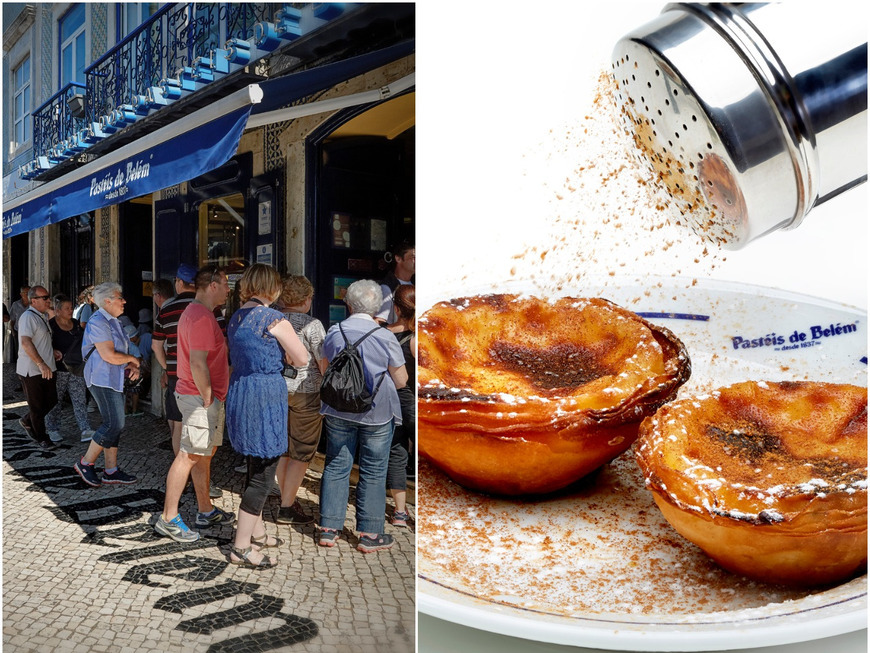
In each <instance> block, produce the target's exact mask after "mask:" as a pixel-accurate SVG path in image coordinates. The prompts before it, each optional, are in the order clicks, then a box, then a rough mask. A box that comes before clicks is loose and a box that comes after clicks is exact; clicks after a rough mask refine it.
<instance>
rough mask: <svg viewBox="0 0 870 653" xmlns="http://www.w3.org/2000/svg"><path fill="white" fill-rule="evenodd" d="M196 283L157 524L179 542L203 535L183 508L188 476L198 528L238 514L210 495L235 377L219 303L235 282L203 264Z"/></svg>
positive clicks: (183, 326) (184, 320)
mask: <svg viewBox="0 0 870 653" xmlns="http://www.w3.org/2000/svg"><path fill="white" fill-rule="evenodd" d="M194 284H195V287H196V296H195V297H194V299H193V301H191V302H190V304H189V305H188V306H187V308H185V309H184V312H183V313H182V314H181V317H180V318H179V320H178V352H177V354H178V358H177V362H178V365H177V374H178V381H177V383H176V385H175V401H176V403H177V405H178V409H179V411H180V412H181V418H182V419H181V440H180V444H179V450H178V454H177V455H176V456H175V460H174V461H173V463H172V466H171V467H170V468H169V474H168V475H167V478H166V498H165V501H164V504H163V514H162V515H160V516H159V517H158V518H157V522H156V523H155V525H154V529H155V530H156V531H157V532H158V533H161V534H162V535H167V536H168V537H171V538H172V539H173V540H175V541H176V542H193V541H195V540H198V539H199V533H197V532H196V531H192V530H190V528H188V527H187V524H185V523H184V520H183V519H182V518H181V515H180V514H178V503H179V501H180V500H181V493H182V492H183V491H184V486H185V484H186V483H187V477H188V476H190V477H191V478H192V480H193V488H194V491H195V492H196V502H197V506H198V513H197V515H196V520H195V522H194V523H195V525H196V527H197V528H207V527H209V526H216V525H219V524H231V523H232V522H233V520H234V519H235V515H234V514H233V513H231V512H225V511H223V510H221V509H220V508H216V507H215V506H214V505H213V504H212V502H211V498H210V497H209V485H210V481H211V458H212V456H213V455H214V453H215V451H216V450H217V447H218V445H220V444H221V441H222V439H223V421H224V420H223V417H224V401H225V400H226V397H227V389H228V387H229V379H230V373H229V364H228V361H227V346H226V339H225V338H224V334H223V331H222V330H221V328H220V325H219V324H218V322H217V319H216V318H215V315H214V309H215V307H217V306H221V305H222V304H223V303H224V302H225V301H226V299H227V294H228V293H229V289H230V288H229V284H228V283H227V276H226V274H225V273H224V271H223V270H221V269H220V268H218V267H216V266H209V267H206V268H202V269H201V270H199V271H198V272H197V273H196V278H195V281H194Z"/></svg>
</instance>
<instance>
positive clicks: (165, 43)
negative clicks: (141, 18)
mask: <svg viewBox="0 0 870 653" xmlns="http://www.w3.org/2000/svg"><path fill="white" fill-rule="evenodd" d="M282 6H283V5H282V4H280V3H278V4H275V3H220V4H217V3H207V2H206V3H204V2H197V3H185V4H175V5H165V6H164V7H163V8H161V9H160V10H159V11H158V12H157V13H155V14H154V15H153V16H152V17H151V18H149V19H148V20H147V21H146V22H145V23H143V24H142V25H141V26H140V27H139V28H138V29H137V30H136V31H135V32H133V33H131V34H130V35H129V36H127V37H126V38H125V39H124V40H123V41H121V42H120V43H118V45H117V46H115V47H114V48H112V49H111V50H109V51H108V52H107V53H106V54H105V55H103V56H102V57H100V59H98V60H97V61H95V62H94V63H93V64H92V65H91V66H90V67H88V68H87V69H86V70H85V75H86V78H87V87H88V89H87V98H88V114H89V115H90V116H102V115H108V114H111V112H112V111H113V110H114V109H116V108H117V107H120V106H122V105H125V104H134V103H135V101H136V99H137V98H142V97H144V96H145V95H146V94H147V92H148V90H149V89H152V88H155V87H158V86H159V85H160V82H161V80H167V79H171V78H176V77H177V76H178V75H179V73H181V72H182V71H183V70H184V69H185V68H193V67H194V62H196V61H197V60H199V61H200V62H202V61H204V60H206V59H210V58H211V54H212V53H213V52H214V51H215V50H218V49H220V48H222V47H223V44H224V43H226V42H227V41H228V40H229V39H232V38H238V39H242V40H247V39H250V38H252V37H253V36H254V32H255V25H256V24H257V23H259V22H261V21H269V20H271V19H272V18H273V16H274V15H275V14H276V12H278V11H279V10H281V9H282ZM207 67H208V66H207ZM225 72H229V70H228V68H227V67H225ZM206 81H212V80H211V79H208V80H205V79H204V80H203V82H206ZM139 110H140V111H141V110H142V107H140V108H139ZM146 113H147V111H146Z"/></svg>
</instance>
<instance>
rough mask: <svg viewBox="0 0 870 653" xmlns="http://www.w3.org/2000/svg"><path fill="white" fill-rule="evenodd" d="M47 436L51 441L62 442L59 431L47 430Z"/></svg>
mask: <svg viewBox="0 0 870 653" xmlns="http://www.w3.org/2000/svg"><path fill="white" fill-rule="evenodd" d="M48 438H49V439H50V440H51V441H52V442H63V436H62V435H61V434H60V431H48Z"/></svg>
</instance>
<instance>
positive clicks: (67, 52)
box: [60, 3, 85, 88]
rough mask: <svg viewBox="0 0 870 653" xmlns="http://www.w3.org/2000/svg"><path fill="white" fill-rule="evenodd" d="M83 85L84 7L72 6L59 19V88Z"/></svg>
mask: <svg viewBox="0 0 870 653" xmlns="http://www.w3.org/2000/svg"><path fill="white" fill-rule="evenodd" d="M70 82H78V83H80V84H84V83H85V5H84V4H82V3H79V4H77V5H73V8H72V9H70V10H69V11H68V12H67V13H66V15H65V16H64V17H63V18H61V19H60V87H61V88H63V87H64V86H66V85H67V84H69V83H70Z"/></svg>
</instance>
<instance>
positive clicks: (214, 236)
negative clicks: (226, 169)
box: [199, 193, 247, 317]
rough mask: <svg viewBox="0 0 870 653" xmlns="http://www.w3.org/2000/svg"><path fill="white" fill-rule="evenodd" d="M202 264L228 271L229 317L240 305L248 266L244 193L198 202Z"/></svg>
mask: <svg viewBox="0 0 870 653" xmlns="http://www.w3.org/2000/svg"><path fill="white" fill-rule="evenodd" d="M199 265H200V266H204V265H219V266H221V267H222V268H224V269H225V270H226V271H227V278H228V279H229V283H230V295H229V297H227V305H226V315H227V317H229V316H230V315H232V313H233V311H235V309H236V308H238V296H237V295H238V293H236V292H235V290H236V285H237V282H238V280H239V279H240V278H241V276H242V272H244V271H245V268H246V267H247V262H246V261H245V198H244V196H243V195H242V194H241V193H236V194H234V195H227V196H226V197H218V198H215V199H209V200H205V201H204V202H203V203H202V204H200V205H199Z"/></svg>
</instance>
